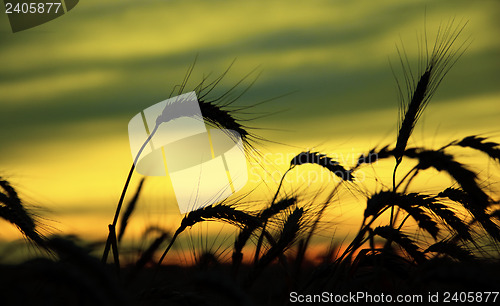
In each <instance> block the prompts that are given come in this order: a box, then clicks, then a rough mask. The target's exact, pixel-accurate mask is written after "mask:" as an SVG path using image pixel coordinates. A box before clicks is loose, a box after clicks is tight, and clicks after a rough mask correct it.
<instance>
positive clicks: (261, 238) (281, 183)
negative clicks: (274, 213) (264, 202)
mask: <svg viewBox="0 0 500 306" xmlns="http://www.w3.org/2000/svg"><path fill="white" fill-rule="evenodd" d="M292 168H293V167H290V168H288V170H286V172H285V173H284V174H283V176H282V177H281V180H280V183H279V185H278V189H277V190H276V193H275V194H274V197H273V200H272V201H271V206H272V205H274V202H275V201H276V198H278V194H279V192H280V189H281V186H282V185H283V181H284V180H285V176H286V175H287V173H288V172H290V170H292ZM266 226H267V219H266V221H264V224H263V225H262V233H261V234H260V236H259V240H258V241H257V246H256V247H255V255H254V263H255V264H257V263H258V262H259V253H260V248H261V247H262V242H263V241H264V234H265V233H266Z"/></svg>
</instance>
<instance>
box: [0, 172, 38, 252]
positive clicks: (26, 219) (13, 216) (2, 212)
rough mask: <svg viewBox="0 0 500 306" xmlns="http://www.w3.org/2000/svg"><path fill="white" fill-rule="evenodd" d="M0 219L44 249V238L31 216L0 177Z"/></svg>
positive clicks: (5, 181) (7, 183)
mask: <svg viewBox="0 0 500 306" xmlns="http://www.w3.org/2000/svg"><path fill="white" fill-rule="evenodd" d="M0 187H1V188H0V217H1V218H3V219H5V220H7V221H9V222H10V223H12V224H14V225H15V226H17V228H18V229H19V230H20V231H21V232H22V233H23V234H24V236H25V237H27V238H29V239H30V240H31V241H33V242H34V243H36V244H37V245H39V246H41V247H45V237H43V235H41V234H40V233H39V232H38V230H37V228H36V222H35V220H34V218H33V216H32V215H31V214H30V213H29V212H28V211H27V210H26V209H25V208H24V206H23V204H22V202H21V199H20V198H19V195H18V194H17V192H16V190H15V189H14V188H13V187H12V186H11V185H10V183H9V182H8V181H7V180H4V179H3V178H2V177H0Z"/></svg>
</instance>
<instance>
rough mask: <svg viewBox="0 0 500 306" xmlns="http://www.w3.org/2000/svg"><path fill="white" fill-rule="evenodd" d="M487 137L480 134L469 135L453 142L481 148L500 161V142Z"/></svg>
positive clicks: (462, 145)
mask: <svg viewBox="0 0 500 306" xmlns="http://www.w3.org/2000/svg"><path fill="white" fill-rule="evenodd" d="M485 140H487V138H486V137H479V136H475V135H473V136H468V137H465V138H464V139H462V140H460V141H456V142H454V143H452V144H453V145H456V146H461V147H465V148H472V149H476V150H479V151H481V152H483V153H485V154H487V155H488V156H489V157H490V158H491V159H493V160H496V161H497V162H500V144H498V143H496V142H492V141H488V142H486V141H485Z"/></svg>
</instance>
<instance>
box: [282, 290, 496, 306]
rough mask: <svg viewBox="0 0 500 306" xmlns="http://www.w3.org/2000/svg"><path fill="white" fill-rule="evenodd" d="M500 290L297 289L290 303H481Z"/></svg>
mask: <svg viewBox="0 0 500 306" xmlns="http://www.w3.org/2000/svg"><path fill="white" fill-rule="evenodd" d="M499 294H500V293H499V292H498V291H454V292H450V291H444V292H426V293H424V294H387V293H369V292H364V291H360V292H348V293H344V294H336V293H332V292H326V291H325V292H322V293H320V294H299V293H297V292H295V291H292V292H290V294H289V301H290V303H297V304H300V303H308V304H310V303H314V304H320V303H334V304H340V303H370V304H378V303H384V304H386V303H395V304H396V305H397V304H401V303H412V304H413V303H416V304H419V303H424V302H425V303H426V304H427V303H436V304H439V303H445V304H447V303H453V304H456V303H460V304H464V303H465V304H479V303H496V302H497V301H498V297H499Z"/></svg>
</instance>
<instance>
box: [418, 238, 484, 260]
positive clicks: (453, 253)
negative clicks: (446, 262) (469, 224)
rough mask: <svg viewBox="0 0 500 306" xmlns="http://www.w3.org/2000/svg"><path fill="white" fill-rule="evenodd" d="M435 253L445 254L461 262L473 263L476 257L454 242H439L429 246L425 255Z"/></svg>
mask: <svg viewBox="0 0 500 306" xmlns="http://www.w3.org/2000/svg"><path fill="white" fill-rule="evenodd" d="M429 252H434V253H437V254H445V255H447V256H450V257H452V258H455V259H457V260H460V261H465V262H467V261H472V260H474V259H475V256H474V255H473V254H472V253H471V252H470V251H469V250H467V249H464V248H462V247H460V246H459V245H457V244H456V243H455V242H452V241H439V242H436V243H435V244H433V245H431V246H429V247H428V248H427V249H426V250H425V251H424V253H429Z"/></svg>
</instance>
